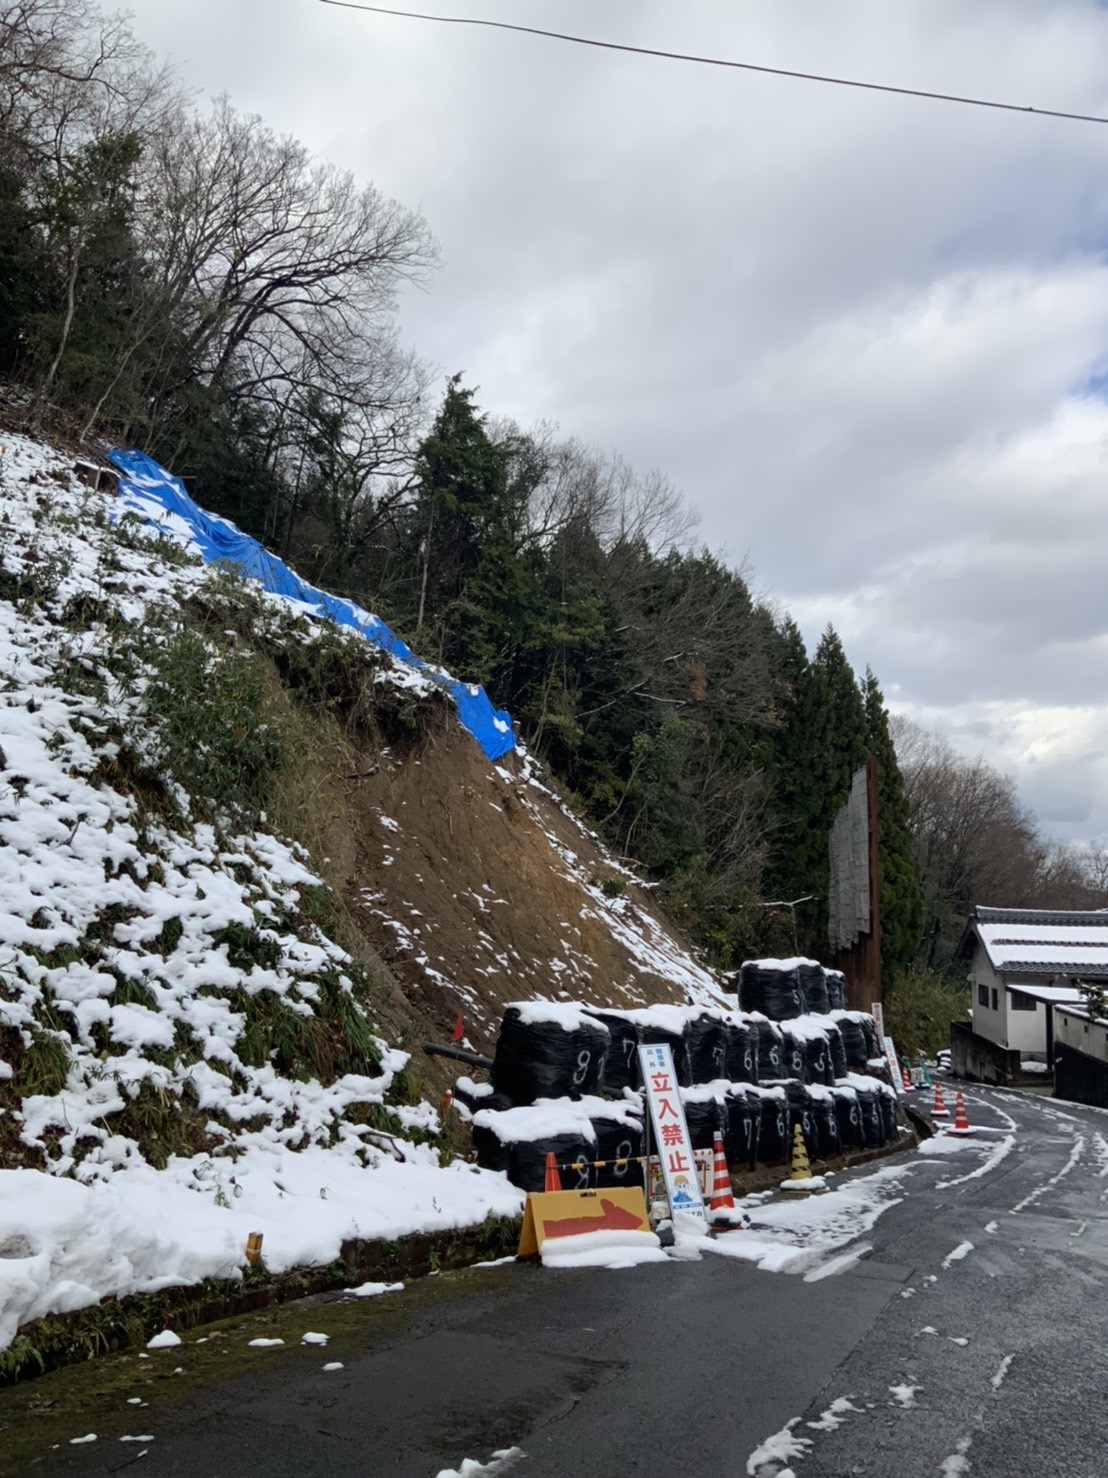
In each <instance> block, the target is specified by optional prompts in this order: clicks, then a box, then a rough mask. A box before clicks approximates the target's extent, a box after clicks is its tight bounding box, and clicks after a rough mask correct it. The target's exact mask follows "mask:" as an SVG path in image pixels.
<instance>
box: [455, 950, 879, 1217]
mask: <svg viewBox="0 0 1108 1478" xmlns="http://www.w3.org/2000/svg"><path fill="white" fill-rule="evenodd" d="M732 980H733V984H734V988H735V990H736V991H737V993H738V996H739V1002H738V1004H739V1008H740V1009H738V1010H730V1011H729V1010H726V1009H722V1008H717V1007H710V1006H696V1007H682V1006H673V1005H661V1006H650V1007H641V1008H636V1009H631V1010H625V1009H621V1010H615V1009H612V1008H607V1007H592V1006H581V1005H569V1004H561V1003H558V1002H549V1001H529V1002H514V1003H512V1004H511V1005H510V1006H509V1007H507V1008H506V1010H505V1014H504V1019H503V1023H502V1027H501V1032H500V1038H499V1041H498V1043H497V1048H496V1055H495V1059H494V1062H493V1066H492V1069H491V1081H490V1082H489V1083H487V1084H477V1083H474V1082H473V1080H472V1079H471V1078H459V1079H458V1081H457V1083H456V1084H455V1090H454V1102H455V1104H456V1106H457V1107H458V1110H459V1113H460V1116H461V1117H463V1118H467V1119H470V1120H471V1122H472V1126H473V1137H474V1145H475V1148H476V1151H477V1158H478V1162H479V1163H480V1164H481V1165H484V1166H487V1167H488V1168H490V1169H496V1170H501V1171H504V1172H505V1173H507V1175H508V1176H509V1178H510V1179H511V1180H512V1181H513V1183H515V1184H516V1185H519V1186H520V1187H521V1188H522V1189H525V1190H536V1189H541V1188H542V1186H543V1184H544V1183H545V1169H546V1157H547V1155H548V1154H551V1153H552V1154H553V1155H554V1156H555V1160H556V1163H557V1164H558V1165H559V1167H560V1175H561V1179H562V1184H563V1186H565V1187H566V1188H567V1189H570V1188H581V1189H584V1188H586V1187H588V1188H592V1187H595V1186H605V1185H616V1186H618V1185H625V1184H627V1185H638V1184H641V1180H642V1165H641V1155H642V1153H643V1143H644V1128H643V1114H644V1106H643V1098H642V1092H641V1074H640V1071H639V1060H638V1048H639V1046H641V1045H643V1044H653V1043H665V1044H666V1045H668V1046H669V1048H670V1050H671V1052H672V1055H673V1062H674V1072H675V1077H676V1080H677V1084H678V1086H679V1089H680V1092H681V1098H682V1102H683V1105H684V1111H685V1116H686V1119H687V1122H688V1127H689V1133H690V1138H691V1141H692V1144H693V1147H694V1148H695V1149H711V1148H712V1145H713V1143H714V1141H715V1139H716V1136H717V1135H718V1136H719V1137H720V1138H721V1139H722V1141H723V1144H724V1148H725V1152H726V1155H727V1159H728V1163H729V1164H731V1165H742V1166H745V1167H749V1168H751V1169H753V1168H754V1166H756V1165H758V1164H763V1165H773V1166H779V1165H788V1163H789V1161H790V1157H791V1155H792V1152H793V1133H794V1130H795V1129H796V1128H797V1127H799V1128H800V1131H801V1135H802V1137H803V1139H804V1143H805V1147H806V1148H807V1151H808V1155H809V1157H810V1159H813V1160H824V1161H826V1160H829V1159H834V1158H836V1157H837V1156H838V1155H840V1154H842V1153H844V1152H846V1153H849V1152H851V1151H857V1150H862V1149H869V1148H875V1147H877V1146H879V1145H882V1144H885V1143H887V1142H889V1141H890V1140H893V1139H895V1138H896V1136H897V1135H898V1134H899V1128H898V1125H897V1101H896V1095H895V1094H894V1093H893V1091H892V1090H891V1089H890V1088H889V1087H888V1085H887V1084H886V1083H883V1082H881V1081H879V1079H878V1077H877V1076H875V1074H876V1073H877V1072H879V1071H880V1068H881V1059H880V1056H879V1051H878V1038H877V1032H876V1026H875V1023H874V1021H873V1018H872V1017H871V1016H869V1015H868V1014H867V1013H865V1012H861V1011H850V1010H847V1009H846V1007H845V988H844V982H843V977H842V976H841V974H839V972H837V971H831V970H826V969H824V967H823V966H821V965H819V964H818V963H817V962H816V961H814V960H807V959H800V958H796V959H787V960H773V959H764V960H751V961H747V962H746V963H745V964H744V965H743V966H742V968H741V970H739V971H737V972H735V974H734V976H733V977H732ZM601 1095H603V1096H601ZM562 1167H566V1168H562Z"/></svg>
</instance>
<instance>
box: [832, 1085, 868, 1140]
mask: <svg viewBox="0 0 1108 1478" xmlns="http://www.w3.org/2000/svg"><path fill="white" fill-rule="evenodd" d="M834 1093H835V1117H836V1118H837V1119H838V1121H839V1138H840V1139H841V1141H842V1146H843V1149H844V1150H860V1149H864V1148H865V1143H866V1135H865V1130H864V1128H863V1126H862V1110H861V1108H860V1107H859V1105H858V1095H857V1093H856V1092H855V1091H854V1089H853V1088H836V1089H835V1090H834Z"/></svg>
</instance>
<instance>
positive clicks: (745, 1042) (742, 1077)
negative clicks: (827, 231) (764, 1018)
mask: <svg viewBox="0 0 1108 1478" xmlns="http://www.w3.org/2000/svg"><path fill="white" fill-rule="evenodd" d="M766 1024H767V1025H768V1024H769V1023H768V1022H767V1023H766ZM723 1031H724V1037H725V1039H726V1044H727V1056H726V1059H725V1061H726V1067H727V1071H726V1072H725V1073H724V1077H725V1078H727V1080H728V1081H729V1082H731V1083H756V1082H757V1081H758V1045H757V1033H756V1032H755V1031H754V1030H753V1028H752V1027H751V1026H748V1025H747V1024H746V1023H745V1022H741V1021H738V1020H736V1018H735V1017H728V1018H726V1019H725V1020H724V1024H723Z"/></svg>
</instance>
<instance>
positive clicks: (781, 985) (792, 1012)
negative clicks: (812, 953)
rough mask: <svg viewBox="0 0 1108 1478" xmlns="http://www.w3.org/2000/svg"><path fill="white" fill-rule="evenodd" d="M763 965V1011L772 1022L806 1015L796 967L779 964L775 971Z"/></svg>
mask: <svg viewBox="0 0 1108 1478" xmlns="http://www.w3.org/2000/svg"><path fill="white" fill-rule="evenodd" d="M767 963H768V962H765V963H764V964H763V979H762V1010H763V1012H764V1013H765V1014H766V1015H767V1016H768V1017H769V1018H770V1020H771V1021H788V1020H789V1019H790V1018H791V1017H793V1016H802V1015H803V1014H804V1002H803V1000H802V998H801V995H800V981H799V980H798V979H797V975H796V966H795V965H791V964H784V963H778V964H777V966H776V968H775V969H772V970H770V969H768V968H766V964H767Z"/></svg>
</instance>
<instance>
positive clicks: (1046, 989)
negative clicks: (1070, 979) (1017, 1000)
mask: <svg viewBox="0 0 1108 1478" xmlns="http://www.w3.org/2000/svg"><path fill="white" fill-rule="evenodd" d="M1007 989H1008V990H1009V991H1013V990H1018V991H1019V993H1020V995H1021V996H1030V997H1031V998H1032V1000H1035V1001H1043V1002H1044V1003H1045V1004H1047V1005H1073V1004H1075V1003H1077V1002H1078V1001H1083V1000H1084V999H1085V997H1084V996H1083V995H1082V994H1081V992H1080V991H1079V990H1078V989H1077V987H1076V986H1073V985H1010V986H1008V987H1007Z"/></svg>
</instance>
